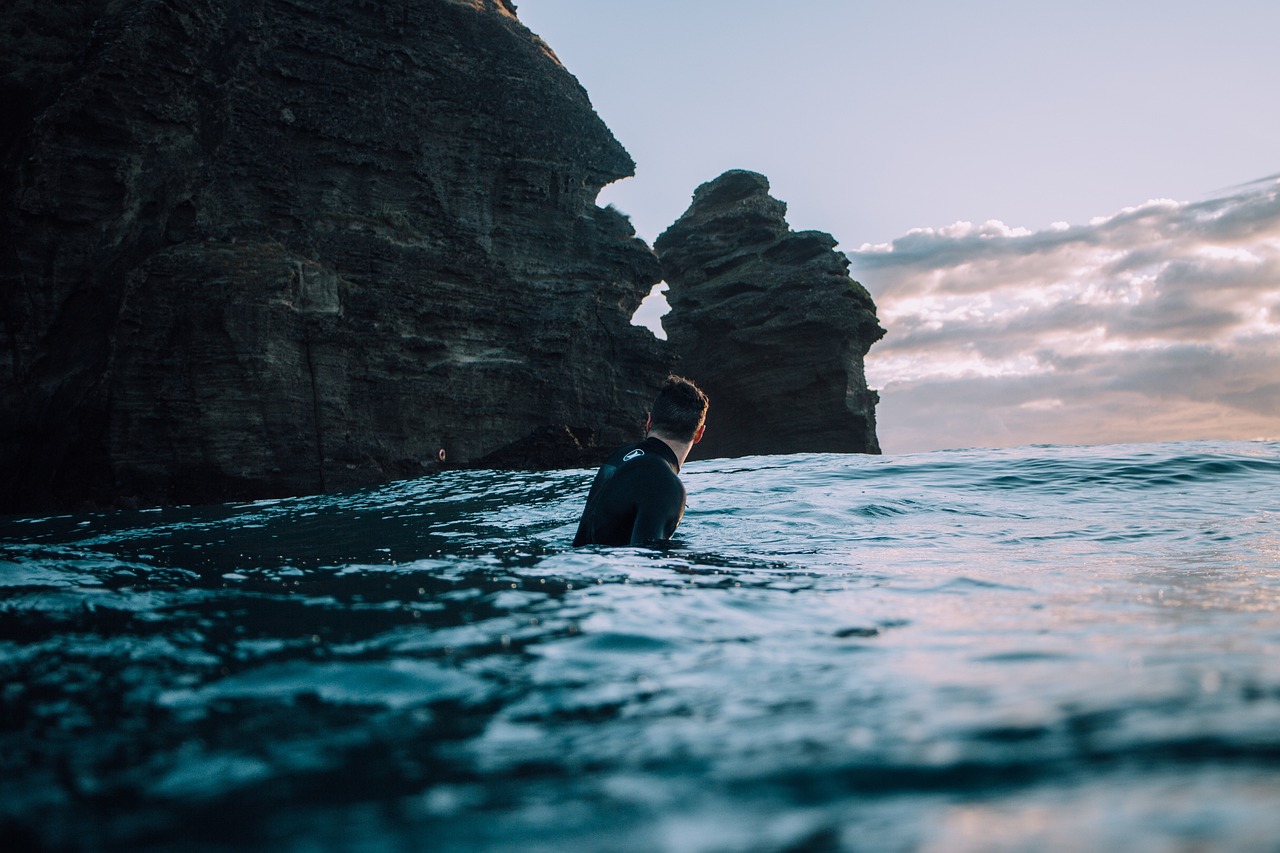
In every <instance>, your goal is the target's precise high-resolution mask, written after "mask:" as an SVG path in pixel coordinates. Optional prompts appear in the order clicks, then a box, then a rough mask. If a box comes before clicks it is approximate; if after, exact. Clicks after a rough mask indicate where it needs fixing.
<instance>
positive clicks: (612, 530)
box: [573, 438, 685, 546]
mask: <svg viewBox="0 0 1280 853" xmlns="http://www.w3.org/2000/svg"><path fill="white" fill-rule="evenodd" d="M679 464H680V463H679V460H678V459H677V458H676V455H675V453H674V452H672V450H671V448H669V447H668V446H667V445H666V444H665V443H664V442H662V441H660V440H658V439H656V438H649V439H646V440H645V441H644V442H641V443H640V444H635V445H627V446H625V447H622V448H619V449H618V450H617V451H615V452H614V453H613V454H612V455H611V456H610V457H609V459H608V460H607V461H606V462H605V464H604V465H602V466H601V468H600V471H599V472H597V474H596V478H595V481H594V482H593V483H592V486H591V492H590V494H588V496H587V505H586V508H585V509H584V510H583V514H582V519H581V521H580V522H579V523H578V533H577V535H576V536H575V537H574V540H573V544H574V545H575V546H576V545H588V544H595V545H639V544H644V543H647V542H653V541H659V540H663V539H667V538H670V536H671V534H672V533H674V532H675V529H676V526H677V525H678V524H679V523H680V519H681V517H682V516H683V515H684V506H685V489H684V485H683V484H682V483H681V482H680V478H679V477H677V476H676V471H677V470H678V469H679Z"/></svg>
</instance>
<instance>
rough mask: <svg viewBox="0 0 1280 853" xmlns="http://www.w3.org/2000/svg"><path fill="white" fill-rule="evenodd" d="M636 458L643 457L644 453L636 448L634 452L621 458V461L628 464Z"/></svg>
mask: <svg viewBox="0 0 1280 853" xmlns="http://www.w3.org/2000/svg"><path fill="white" fill-rule="evenodd" d="M637 456H644V451H643V450H641V449H640V448H638V447H637V448H636V449H635V450H633V451H631V452H630V453H628V454H627V455H626V456H624V457H622V461H623V462H630V461H631V460H632V459H635V458H636V457H637Z"/></svg>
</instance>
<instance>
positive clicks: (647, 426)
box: [644, 412, 653, 435]
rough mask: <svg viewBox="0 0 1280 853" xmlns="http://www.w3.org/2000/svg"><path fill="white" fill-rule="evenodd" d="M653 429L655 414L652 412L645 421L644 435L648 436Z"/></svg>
mask: <svg viewBox="0 0 1280 853" xmlns="http://www.w3.org/2000/svg"><path fill="white" fill-rule="evenodd" d="M651 429H653V412H650V413H649V415H648V417H646V418H645V419H644V434H645V435H648V434H649V430H651Z"/></svg>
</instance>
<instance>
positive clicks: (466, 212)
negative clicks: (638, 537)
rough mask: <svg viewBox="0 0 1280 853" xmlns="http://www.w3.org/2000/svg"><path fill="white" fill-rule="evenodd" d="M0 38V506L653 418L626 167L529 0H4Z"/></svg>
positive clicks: (366, 479) (615, 434)
mask: <svg viewBox="0 0 1280 853" xmlns="http://www.w3.org/2000/svg"><path fill="white" fill-rule="evenodd" d="M0 56H2V57H3V58H2V59H0V93H2V94H3V95H4V102H5V104H6V116H5V121H4V126H3V128H2V129H0V197H2V198H3V205H4V206H3V211H4V212H3V216H4V223H3V226H4V227H3V229H2V230H0V234H2V235H3V238H4V245H3V246H0V249H2V250H3V251H0V316H2V317H3V330H4V336H5V340H4V344H3V347H2V348H0V512H19V511H34V510H37V509H44V508H49V507H67V508H74V507H92V506H99V507H102V506H110V505H112V504H113V503H121V502H123V503H125V504H133V503H146V504H153V503H162V504H163V503H174V502H206V501H224V500H232V499H248V498H263V497H273V496H282V495H291V494H302V493H311V492H321V491H333V490H336V489H346V488H352V487H357V486H363V485H368V484H372V483H379V482H385V481H387V480H390V479H396V478H403V477H411V476H417V475H420V474H423V473H426V472H430V471H433V470H436V469H438V468H439V467H440V465H441V464H442V463H441V459H446V460H447V462H445V463H443V464H446V465H454V464H458V465H471V464H477V463H478V462H480V461H481V460H484V459H487V458H491V459H493V460H495V464H497V462H499V461H505V463H506V464H523V465H529V466H549V465H566V464H570V465H571V464H589V463H590V462H591V461H592V459H591V457H592V453H591V452H588V451H590V449H591V448H593V447H597V446H598V447H606V448H607V447H610V446H612V445H615V444H618V443H621V442H623V441H626V440H630V439H632V438H634V437H635V436H636V435H637V433H638V431H639V429H640V425H641V424H642V423H643V419H644V411H645V408H646V407H647V405H648V403H649V401H650V400H651V399H652V395H653V393H654V392H655V390H656V388H657V386H658V384H659V383H660V382H661V380H662V377H663V376H664V375H665V373H666V371H667V368H668V366H669V364H668V362H669V358H668V357H667V355H666V354H665V353H664V351H663V349H662V347H661V342H660V341H658V340H656V339H655V338H654V337H653V335H652V334H651V333H650V332H649V331H648V330H645V329H641V328H637V327H634V326H632V325H631V324H630V318H631V315H632V314H633V313H634V311H635V309H636V307H637V306H638V305H639V303H640V301H641V299H643V298H644V296H645V295H646V294H647V293H648V292H649V290H650V289H651V287H652V285H653V284H654V283H656V282H657V281H658V280H659V278H660V272H659V266H658V262H657V259H656V258H655V257H654V255H653V253H652V252H651V251H650V249H649V247H648V246H646V245H645V244H644V243H643V242H642V241H640V240H639V239H637V238H636V236H635V233H634V230H633V229H632V227H631V225H630V223H629V222H628V221H627V219H626V218H625V217H624V216H622V215H621V214H619V213H617V212H616V211H613V210H611V209H602V208H600V207H597V205H596V203H595V199H596V195H597V193H598V192H599V190H600V188H601V187H603V186H604V185H605V184H608V183H610V182H612V181H615V180H618V179H619V178H623V177H626V176H628V175H631V174H632V172H633V171H634V167H633V163H632V160H631V158H630V156H629V155H628V154H627V152H626V151H625V150H624V149H623V147H622V146H621V145H620V144H619V143H618V142H617V140H615V139H614V137H613V135H612V134H611V133H610V132H609V130H608V128H607V127H605V125H604V123H603V122H602V121H601V120H600V119H599V117H598V116H597V115H596V113H595V112H594V110H593V109H592V107H591V104H590V102H589V100H588V98H587V93H586V92H585V91H584V90H583V89H582V87H581V86H580V85H579V84H578V82H577V81H576V80H575V79H574V78H573V76H572V75H571V74H570V73H569V72H568V71H567V70H566V69H565V68H564V67H563V66H562V65H561V64H560V62H559V61H558V60H557V59H556V57H555V54H554V53H552V51H551V50H550V48H548V47H547V45H546V44H544V43H543V42H542V41H541V40H540V39H539V38H538V37H537V36H535V35H533V34H532V33H531V32H529V30H527V29H526V28H525V27H524V26H523V25H522V24H521V23H520V22H519V21H518V20H517V19H516V16H515V14H514V7H513V6H512V5H511V4H510V3H509V2H506V0H385V2H379V3H355V4H353V3H348V2H343V1H342V0H303V2H295V0H191V2H184V3H181V4H177V5H174V4H170V3H162V2H150V0H143V2H136V3H116V4H111V3H104V2H101V0H67V2H57V3H48V2H37V0H10V2H6V3H5V4H4V8H3V11H0ZM583 448H586V450H583ZM580 450H583V452H582V453H581V454H580V453H579V451H580ZM441 451H443V453H442V452H441Z"/></svg>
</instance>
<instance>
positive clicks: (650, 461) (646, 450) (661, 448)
mask: <svg viewBox="0 0 1280 853" xmlns="http://www.w3.org/2000/svg"><path fill="white" fill-rule="evenodd" d="M609 464H611V465H615V466H617V467H618V468H619V469H620V470H626V469H628V468H632V469H649V468H653V469H654V470H659V469H661V470H665V471H667V472H668V473H670V474H672V476H674V475H675V464H676V462H675V454H673V453H672V452H671V451H670V450H669V449H668V448H667V446H666V445H665V444H662V443H660V442H658V441H657V440H655V439H645V440H644V441H640V442H636V443H634V444H624V445H623V446H622V447H619V448H618V449H617V450H615V451H614V452H613V454H612V455H611V456H610V457H609Z"/></svg>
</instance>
